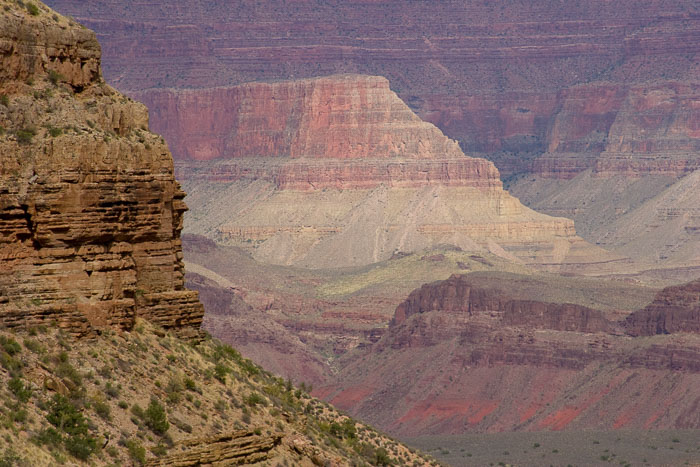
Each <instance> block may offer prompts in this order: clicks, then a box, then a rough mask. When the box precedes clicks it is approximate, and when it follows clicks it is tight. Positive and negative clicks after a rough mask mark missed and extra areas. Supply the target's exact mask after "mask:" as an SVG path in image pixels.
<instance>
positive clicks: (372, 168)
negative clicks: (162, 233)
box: [163, 75, 616, 268]
mask: <svg viewBox="0 0 700 467" xmlns="http://www.w3.org/2000/svg"><path fill="white" fill-rule="evenodd" d="M222 93H224V94H222ZM163 96H164V98H167V99H168V100H172V99H173V98H175V102H189V101H191V100H192V99H194V100H195V101H196V102H198V103H197V104H196V106H198V107H201V108H202V109H208V110H207V111H206V112H204V111H203V112H200V113H198V114H197V117H196V118H197V121H198V122H200V124H201V126H202V127H206V128H209V127H211V126H212V125H214V126H216V128H218V129H217V130H216V131H217V132H218V133H219V137H217V138H216V139H215V141H225V142H226V144H225V145H223V146H218V147H214V148H213V147H210V146H206V147H200V146H197V145H194V146H188V145H187V144H185V148H184V149H183V151H184V152H183V153H182V154H181V157H183V158H185V159H187V160H184V161H181V162H179V163H178V164H177V169H176V170H177V175H178V177H179V178H180V179H181V180H182V181H183V183H184V184H185V186H186V188H187V190H188V192H190V193H191V194H192V197H191V198H190V199H191V201H190V205H191V207H192V213H191V217H190V218H189V219H190V227H188V228H189V229H190V232H193V233H199V234H204V235H209V236H210V237H213V238H215V239H217V240H218V241H223V242H228V243H231V244H237V245H241V246H244V247H247V248H249V249H250V250H251V251H252V252H253V254H254V256H255V258H256V259H258V260H262V261H265V262H270V263H275V264H287V265H289V264H293V265H299V266H304V267H312V268H320V267H337V266H360V265H366V264H369V263H375V262H377V261H382V260H385V259H388V258H389V257H391V256H392V254H394V253H395V252H397V251H403V252H411V251H417V250H421V249H423V248H427V247H430V246H432V245H437V244H453V245H457V246H459V247H461V248H464V249H467V250H480V251H481V250H483V251H491V252H496V254H499V255H501V256H503V257H507V258H509V259H511V260H514V261H522V262H525V263H528V264H537V265H544V266H546V267H556V268H560V267H567V268H568V267H579V265H580V264H581V263H588V264H596V263H605V262H608V261H610V260H614V259H616V258H614V257H611V256H609V255H607V253H605V252H603V251H602V250H599V249H596V248H594V247H592V246H591V245H588V244H586V243H585V242H583V241H582V240H581V239H580V238H579V237H577V236H576V235H575V231H574V228H573V225H572V224H571V223H570V222H568V221H566V220H564V219H557V218H549V217H543V216H540V215H538V214H537V213H535V212H533V211H531V210H529V209H527V208H525V207H524V206H522V205H521V204H520V203H519V202H518V201H517V200H516V199H514V198H513V197H511V196H510V195H509V194H508V193H507V192H505V191H503V189H502V185H501V181H500V179H499V176H498V171H497V169H496V168H495V167H494V166H493V164H492V163H490V162H488V161H486V160H484V159H479V158H471V157H467V156H465V155H464V154H463V153H462V152H461V151H460V149H459V146H458V145H457V143H455V142H454V141H452V140H450V139H449V138H447V137H445V136H444V135H443V134H442V133H441V132H440V131H439V130H438V129H437V128H436V127H434V126H433V125H431V124H429V123H425V122H422V121H421V120H420V119H419V118H418V117H416V115H415V114H413V113H412V112H411V111H410V109H409V108H408V107H407V106H406V105H405V104H404V103H403V102H402V101H401V100H400V99H399V98H398V97H397V96H396V94H394V93H393V92H392V91H391V90H390V89H389V83H388V82H387V80H386V79H384V78H381V77H372V76H359V75H340V76H332V77H325V78H317V79H310V80H301V81H291V82H280V83H272V84H267V83H252V84H246V85H241V86H238V87H234V88H229V89H227V90H225V92H224V90H218V91H217V93H211V94H210V95H208V97H206V98H205V97H204V96H203V95H201V94H200V93H193V94H191V95H190V94H182V95H176V96H175V97H174V96H173V95H171V94H170V92H169V91H164V93H163ZM177 96H180V97H177ZM180 98H181V99H182V100H181V101H179V99H180ZM173 105H174V107H175V108H177V107H178V106H179V104H177V103H175V104H173ZM183 105H184V104H183ZM205 113H206V115H205ZM177 115H180V116H181V117H182V123H177V124H175V125H174V126H173V128H171V129H169V130H168V131H169V132H171V133H178V134H180V135H182V136H183V139H182V141H188V140H189V141H197V138H196V137H194V136H193V137H192V138H190V137H188V134H190V133H188V130H187V128H192V127H193V125H194V124H191V123H189V121H190V116H188V115H187V114H186V113H183V112H180V113H177ZM224 115H225V116H224ZM196 128H198V127H196ZM192 134H193V135H196V134H197V130H196V129H195V130H193V133H192ZM196 159H202V160H196ZM562 265H563V266H562Z"/></svg>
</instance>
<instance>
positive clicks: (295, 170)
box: [176, 156, 502, 191]
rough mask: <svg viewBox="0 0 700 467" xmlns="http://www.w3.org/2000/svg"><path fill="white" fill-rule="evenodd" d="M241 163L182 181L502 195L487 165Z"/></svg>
mask: <svg viewBox="0 0 700 467" xmlns="http://www.w3.org/2000/svg"><path fill="white" fill-rule="evenodd" d="M259 162H260V161H256V160H251V159H239V160H236V161H232V162H223V163H218V164H217V163H207V164H201V163H189V162H180V163H177V164H176V176H177V178H178V179H181V180H192V179H204V180H208V181H212V182H235V181H239V180H246V179H248V180H266V181H269V182H272V183H274V185H275V186H276V187H277V188H279V189H290V190H299V191H310V190H318V189H324V188H335V189H339V190H344V189H353V188H359V189H363V188H373V187H376V186H377V185H379V184H384V185H386V186H390V187H404V188H417V187H422V186H426V185H444V186H470V187H475V188H482V189H491V188H495V189H500V188H501V187H502V183H501V181H500V179H499V176H498V170H497V169H496V168H495V167H494V165H493V164H492V163H491V162H489V161H487V160H485V159H475V158H469V157H465V156H462V157H460V158H458V159H439V160H432V161H423V160H402V161H398V160H392V161H386V160H365V161H347V162H331V161H329V162H316V161H311V160H303V161H291V162H283V163H280V164H275V163H267V164H265V165H260V164H259Z"/></svg>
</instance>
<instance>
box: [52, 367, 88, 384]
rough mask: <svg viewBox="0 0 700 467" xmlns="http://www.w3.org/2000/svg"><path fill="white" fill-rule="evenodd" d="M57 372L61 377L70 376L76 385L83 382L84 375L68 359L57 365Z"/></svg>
mask: <svg viewBox="0 0 700 467" xmlns="http://www.w3.org/2000/svg"><path fill="white" fill-rule="evenodd" d="M55 374H56V376H59V377H61V378H68V379H69V380H70V381H71V382H72V383H73V384H75V385H76V386H82V384H83V376H82V375H81V374H80V372H79V371H78V370H76V369H75V367H73V365H71V364H70V363H69V362H67V361H61V362H60V363H59V364H58V365H56V370H55Z"/></svg>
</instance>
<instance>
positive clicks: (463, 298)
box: [321, 275, 700, 436]
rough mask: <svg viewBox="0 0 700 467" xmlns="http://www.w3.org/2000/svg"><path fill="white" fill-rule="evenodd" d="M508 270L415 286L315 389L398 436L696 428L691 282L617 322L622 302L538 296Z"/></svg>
mask: <svg viewBox="0 0 700 467" xmlns="http://www.w3.org/2000/svg"><path fill="white" fill-rule="evenodd" d="M494 279H495V278H494ZM511 280H514V282H512V283H508V282H502V283H498V282H495V283H494V284H492V285H491V286H490V287H484V286H483V278H480V277H479V276H478V275H476V276H472V275H466V276H453V277H451V278H450V279H448V280H446V281H440V282H436V283H433V284H427V285H425V286H423V287H421V288H420V289H418V290H415V291H414V292H412V293H411V294H410V295H409V297H408V299H407V300H406V301H405V302H404V303H403V304H401V305H400V306H399V307H397V309H396V313H395V317H394V319H393V321H392V322H391V324H390V326H389V328H388V329H387V331H386V332H385V334H384V335H383V336H382V338H381V339H380V340H379V341H378V342H376V343H375V344H374V345H372V346H371V347H368V348H367V349H366V350H365V352H360V353H358V354H356V355H355V356H354V358H350V359H349V360H350V361H349V362H348V361H346V362H345V366H344V368H343V370H342V371H341V372H340V374H339V376H338V380H337V382H335V383H334V384H330V385H326V386H325V387H323V388H322V389H321V392H322V394H323V395H324V397H326V398H327V399H329V400H331V401H332V402H333V403H334V404H336V405H338V406H340V407H343V408H345V409H347V410H349V411H350V412H351V413H353V414H356V415H358V416H362V417H367V418H368V419H374V420H376V421H378V422H380V421H384V420H388V422H384V425H383V426H384V428H385V429H389V430H392V431H394V432H397V433H402V434H404V435H406V436H415V435H419V434H422V433H425V432H429V433H431V434H435V433H444V434H448V433H460V432H465V431H510V430H528V431H538V430H562V429H571V430H578V429H593V428H595V429H616V428H623V427H624V428H636V429H650V428H654V429H668V428H697V427H698V426H700V425H699V424H700V419H697V417H688V416H687V413H688V412H689V411H691V412H692V411H694V407H695V406H696V403H697V398H698V389H697V388H698V386H697V384H698V382H700V331H699V330H698V327H697V322H698V315H697V304H698V290H699V289H698V281H695V282H692V283H689V284H686V285H684V286H679V287H670V288H667V289H665V290H664V291H662V292H660V293H659V294H658V295H657V297H656V299H655V300H654V301H653V303H652V304H651V305H649V306H647V307H646V308H645V309H643V310H640V311H636V312H633V313H631V314H630V313H626V314H627V315H628V316H627V318H626V319H624V318H623V319H622V320H621V321H619V320H618V319H615V317H619V316H620V314H621V310H607V311H606V312H602V311H598V310H595V309H591V308H588V307H585V306H581V305H579V304H567V303H560V302H547V301H546V300H547V299H548V298H549V297H551V295H550V293H551V292H550V291H548V290H547V288H546V285H545V284H544V283H540V284H538V281H537V280H532V279H530V282H531V286H529V287H530V290H529V291H528V287H523V286H522V285H521V284H520V283H519V281H518V280H517V278H516V277H512V278H511ZM537 293H539V294H540V295H541V296H542V298H541V299H540V300H537V299H532V298H531V297H532V296H533V295H534V294H537ZM622 314H624V313H622ZM625 331H626V332H627V333H629V334H627V335H626V334H625ZM669 333H671V334H669ZM630 335H633V336H648V337H643V338H640V337H630ZM358 394H361V397H358Z"/></svg>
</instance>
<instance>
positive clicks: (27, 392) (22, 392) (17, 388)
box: [7, 376, 32, 402]
mask: <svg viewBox="0 0 700 467" xmlns="http://www.w3.org/2000/svg"><path fill="white" fill-rule="evenodd" d="M7 387H8V388H9V389H10V392H11V393H12V394H14V395H15V397H16V398H17V400H18V401H20V402H27V401H28V400H29V399H30V398H31V397H32V388H31V387H29V385H26V384H24V383H23V382H22V379H21V378H20V377H18V376H15V377H14V378H12V379H11V380H10V381H9V382H8V383H7Z"/></svg>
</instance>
